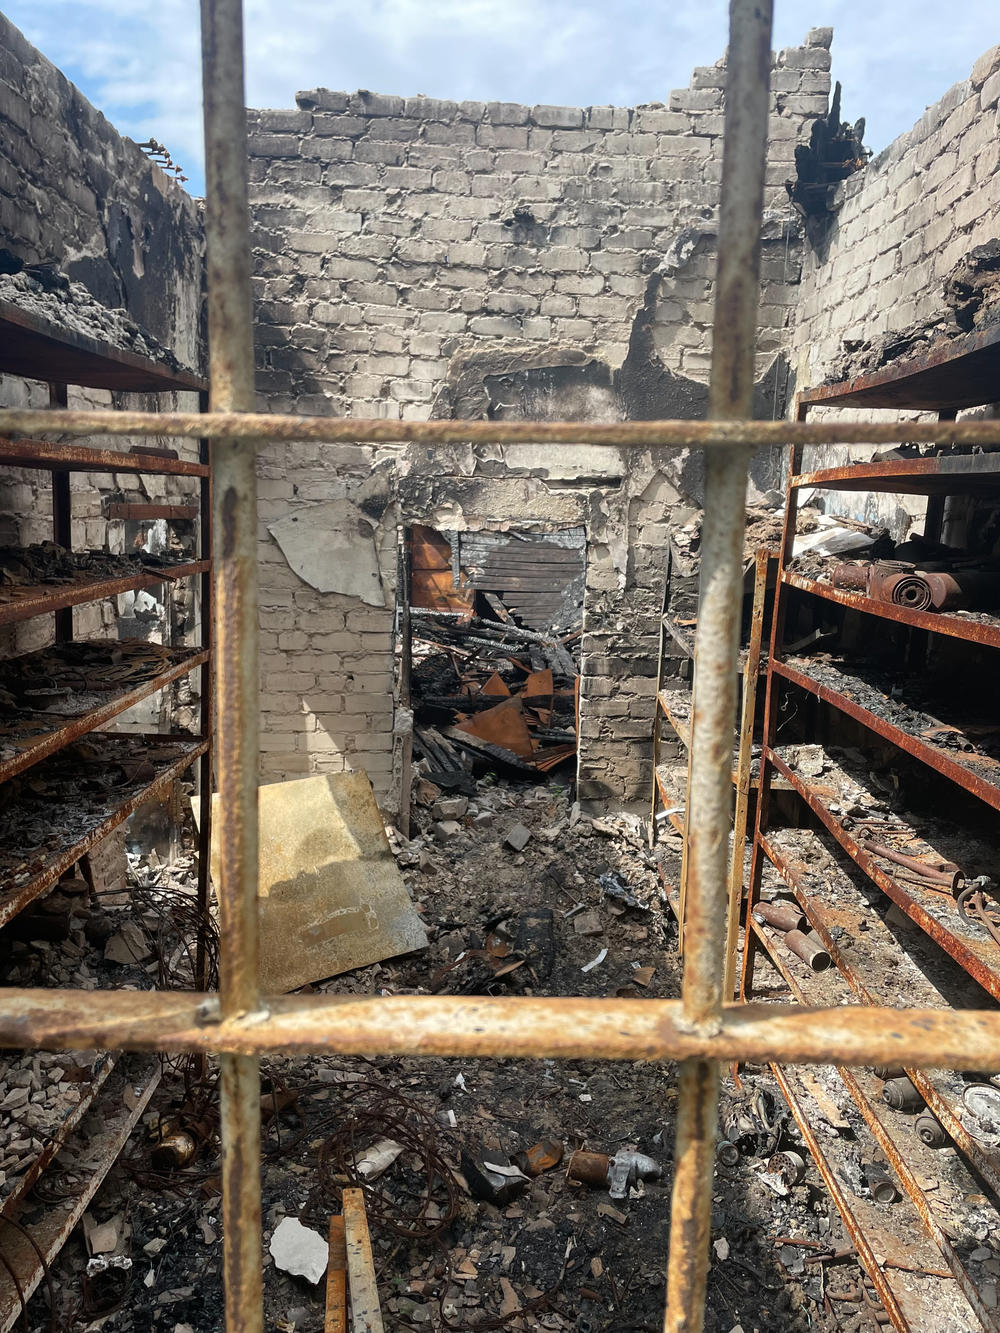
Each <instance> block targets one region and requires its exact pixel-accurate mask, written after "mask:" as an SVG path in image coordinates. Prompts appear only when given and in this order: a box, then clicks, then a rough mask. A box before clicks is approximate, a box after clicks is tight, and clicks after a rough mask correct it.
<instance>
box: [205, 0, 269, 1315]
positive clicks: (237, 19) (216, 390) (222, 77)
mask: <svg viewBox="0 0 1000 1333" xmlns="http://www.w3.org/2000/svg"><path fill="white" fill-rule="evenodd" d="M201 39H202V86H203V92H204V106H205V184H206V191H205V195H206V211H205V238H206V273H207V289H208V347H209V382H210V389H209V394H210V403H211V407H212V410H213V411H220V412H226V413H240V412H252V411H253V409H254V406H255V401H254V361H253V324H252V318H253V304H252V298H251V289H250V210H249V206H248V202H247V136H246V111H245V105H246V99H245V97H244V91H243V6H242V0H202V5H201ZM199 419H200V420H201V422H202V424H203V425H204V423H205V421H206V419H207V418H206V416H205V415H201V416H200V418H199ZM199 434H200V435H201V437H202V438H205V432H204V430H202V431H200V432H199ZM211 479H212V537H213V542H212V545H213V554H214V584H215V587H214V596H213V609H214V614H215V651H216V663H217V667H216V718H217V720H218V727H217V731H216V737H217V746H216V770H217V774H218V788H219V802H218V847H219V871H220V874H219V883H218V885H217V892H218V898H219V926H220V937H221V952H220V974H219V998H220V1004H221V1012H222V1014H223V1015H224V1016H225V1017H226V1018H229V1019H239V1018H241V1017H243V1016H245V1015H246V1014H249V1013H253V1012H254V1011H255V1010H256V1009H257V1007H258V1003H259V983H258V956H259V931H258V919H257V856H258V850H257V778H258V771H259V740H258V736H259V702H260V701H259V690H260V681H259V676H258V669H257V476H256V449H255V447H254V444H253V442H252V441H247V440H238V439H235V438H233V437H231V436H230V437H226V436H220V437H218V438H216V440H215V442H214V444H213V447H212V453H211ZM220 1119H221V1130H222V1232H223V1245H224V1254H223V1275H224V1279H225V1289H226V1329H227V1330H228V1333H262V1330H263V1318H264V1312H263V1284H262V1273H261V1187H260V1066H259V1061H258V1059H257V1057H256V1056H252V1055H236V1054H226V1055H223V1056H222V1057H221V1068H220Z"/></svg>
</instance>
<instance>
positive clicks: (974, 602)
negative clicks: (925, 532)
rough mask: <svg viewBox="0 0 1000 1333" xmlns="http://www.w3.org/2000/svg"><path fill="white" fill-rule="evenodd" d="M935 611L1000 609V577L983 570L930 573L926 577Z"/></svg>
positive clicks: (924, 576)
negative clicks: (997, 607)
mask: <svg viewBox="0 0 1000 1333" xmlns="http://www.w3.org/2000/svg"><path fill="white" fill-rule="evenodd" d="M922 577H923V578H924V579H925V580H926V582H927V586H928V590H929V592H930V598H931V606H932V607H933V608H934V610H935V611H957V610H961V609H963V608H964V609H969V610H987V609H989V608H991V607H996V606H998V605H1000V574H994V573H988V572H987V571H985V570H980V569H959V570H953V571H951V572H944V571H942V572H936V571H935V572H933V573H931V572H928V573H925V574H923V576H922Z"/></svg>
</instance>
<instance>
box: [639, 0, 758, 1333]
mask: <svg viewBox="0 0 1000 1333" xmlns="http://www.w3.org/2000/svg"><path fill="white" fill-rule="evenodd" d="M771 8H772V6H771V0H731V3H730V7H729V57H728V67H727V72H726V114H725V141H724V148H723V160H722V193H721V202H720V210H719V241H718V259H717V267H716V297H715V317H714V323H713V333H712V339H713V344H712V372H711V379H710V383H709V396H708V416H709V418H710V419H711V420H713V421H731V420H733V419H743V420H744V421H745V422H746V423H747V424H748V425H749V422H750V418H751V417H752V416H753V382H754V351H755V335H756V329H757V304H758V299H759V285H760V222H761V216H762V214H763V208H764V157H765V150H766V145H767V129H768V109H769V104H770V74H771ZM737 438H738V437H737ZM748 463H749V454H748V452H747V450H746V448H745V447H744V446H742V445H739V444H734V445H731V446H729V447H723V448H718V449H712V450H709V451H708V452H707V453H706V455H705V511H704V512H705V517H704V521H703V526H702V548H701V572H700V590H699V601H698V627H697V631H696V634H695V689H694V697H693V707H692V716H691V749H690V767H689V780H688V799H687V818H686V829H687V836H686V850H687V861H686V865H685V870H686V874H685V888H686V898H685V904H684V950H685V953H684V976H683V982H682V1005H683V1015H684V1020H685V1021H686V1022H687V1023H689V1024H690V1025H691V1027H692V1028H693V1029H694V1030H696V1031H706V1032H711V1031H713V1030H716V1029H717V1028H719V1027H721V1024H722V1006H723V1000H724V998H726V997H724V988H725V979H726V958H725V946H726V929H727V927H726V910H725V909H726V905H727V889H726V886H727V881H728V871H729V864H728V861H729V829H730V797H731V773H732V755H733V720H734V718H735V714H736V678H737V669H736V663H737V655H738V651H739V627H740V613H741V610H742V602H743V539H744V532H745V529H746V488H747V466H748ZM719 1084H720V1070H719V1066H718V1065H717V1064H712V1063H709V1062H705V1061H687V1062H685V1064H684V1065H683V1067H682V1068H681V1071H680V1086H679V1097H678V1103H677V1149H676V1151H675V1155H674V1185H673V1195H672V1199H671V1212H670V1253H669V1256H668V1261H667V1306H666V1312H665V1314H664V1325H663V1326H664V1333H681V1330H685V1331H686V1333H697V1330H699V1329H701V1328H702V1326H703V1322H704V1315H705V1286H706V1281H707V1275H708V1251H709V1244H708V1242H709V1234H710V1230H711V1214H712V1180H713V1172H714V1166H715V1137H716V1129H717V1120H718V1104H719Z"/></svg>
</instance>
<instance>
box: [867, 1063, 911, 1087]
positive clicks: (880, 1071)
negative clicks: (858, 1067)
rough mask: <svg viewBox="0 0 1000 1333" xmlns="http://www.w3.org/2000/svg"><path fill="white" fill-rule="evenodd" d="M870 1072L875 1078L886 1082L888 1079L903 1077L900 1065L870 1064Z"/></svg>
mask: <svg viewBox="0 0 1000 1333" xmlns="http://www.w3.org/2000/svg"><path fill="white" fill-rule="evenodd" d="M872 1073H873V1074H874V1075H875V1077H876V1078H880V1079H882V1080H883V1082H886V1083H888V1081H889V1080H890V1079H893V1078H902V1077H903V1066H902V1065H872Z"/></svg>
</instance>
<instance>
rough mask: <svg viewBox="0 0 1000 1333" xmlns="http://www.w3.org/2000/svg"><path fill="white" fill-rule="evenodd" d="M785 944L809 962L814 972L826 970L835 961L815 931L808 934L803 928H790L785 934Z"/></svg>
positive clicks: (804, 960) (805, 961)
mask: <svg viewBox="0 0 1000 1333" xmlns="http://www.w3.org/2000/svg"><path fill="white" fill-rule="evenodd" d="M785 944H786V945H787V946H788V948H789V949H791V951H792V953H793V954H795V955H796V956H797V957H799V958H801V959H802V961H803V962H804V963H808V964H809V966H810V967H811V968H812V970H813V971H814V972H825V971H826V969H827V968H828V967H829V966H830V964H831V963H832V962H833V959H832V958H831V957H830V955H829V954H828V953H827V951H826V949H824V947H823V941H822V940H821V939H820V938H819V936H818V935H817V934H815V932H814V931H810V932H809V934H808V935H806V934H803V932H802V931H801V930H790V931H789V932H788V934H787V935H786V936H785Z"/></svg>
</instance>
